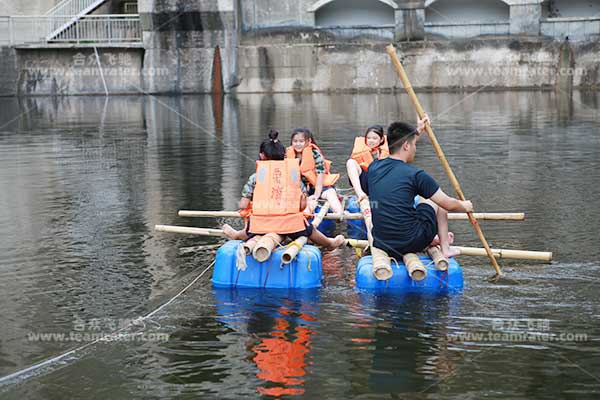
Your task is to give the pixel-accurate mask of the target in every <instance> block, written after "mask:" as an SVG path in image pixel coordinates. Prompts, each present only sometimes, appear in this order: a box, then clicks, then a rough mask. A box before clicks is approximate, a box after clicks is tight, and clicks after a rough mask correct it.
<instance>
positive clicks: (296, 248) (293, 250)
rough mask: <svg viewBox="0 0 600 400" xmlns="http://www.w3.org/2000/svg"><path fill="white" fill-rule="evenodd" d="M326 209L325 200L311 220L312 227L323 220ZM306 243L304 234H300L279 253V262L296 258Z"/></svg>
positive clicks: (287, 261) (285, 262)
mask: <svg viewBox="0 0 600 400" xmlns="http://www.w3.org/2000/svg"><path fill="white" fill-rule="evenodd" d="M328 211H329V202H327V201H326V202H325V204H323V206H322V207H321V209H320V210H319V212H318V213H317V215H315V218H314V219H313V220H312V225H313V227H314V229H317V228H318V227H319V225H320V224H321V222H322V221H323V218H324V217H325V215H327V212H328ZM306 243H308V238H307V237H306V236H301V237H299V238H298V239H296V240H294V241H293V242H292V243H290V245H289V246H288V248H287V249H286V250H285V251H284V252H283V254H282V255H281V262H282V263H284V264H289V263H291V262H292V261H293V260H294V258H296V256H297V255H298V253H299V252H300V250H302V247H304V246H305V245H306Z"/></svg>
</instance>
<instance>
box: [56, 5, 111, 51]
mask: <svg viewBox="0 0 600 400" xmlns="http://www.w3.org/2000/svg"><path fill="white" fill-rule="evenodd" d="M104 2H106V0H63V1H61V2H60V3H58V4H57V5H56V6H54V7H53V8H51V9H50V10H49V11H48V12H47V13H46V17H50V18H48V20H49V21H50V24H49V25H50V26H49V27H48V32H49V33H48V35H47V36H46V41H51V40H52V39H54V38H55V37H56V36H58V35H59V34H60V33H62V32H64V31H65V30H66V29H68V28H70V27H71V26H73V25H74V24H75V23H76V22H77V21H79V20H80V19H81V18H82V17H84V16H85V15H86V14H89V13H90V12H92V11H94V10H95V9H96V8H98V7H99V6H100V5H101V4H102V3H104Z"/></svg>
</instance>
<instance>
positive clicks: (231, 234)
mask: <svg viewBox="0 0 600 400" xmlns="http://www.w3.org/2000/svg"><path fill="white" fill-rule="evenodd" d="M221 229H223V233H224V234H225V236H227V238H228V239H230V240H235V239H237V233H238V232H237V231H236V230H235V229H233V228H232V227H231V226H230V225H229V224H223V226H222V227H221Z"/></svg>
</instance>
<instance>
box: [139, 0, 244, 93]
mask: <svg viewBox="0 0 600 400" xmlns="http://www.w3.org/2000/svg"><path fill="white" fill-rule="evenodd" d="M234 5H235V4H234V0H219V1H213V0H198V1H194V2H190V1H188V2H186V3H185V4H182V2H181V1H179V0H140V1H139V2H138V10H139V13H140V18H141V24H142V31H143V42H144V47H145V50H146V51H145V55H144V63H143V65H144V69H161V70H162V69H166V70H168V71H169V73H168V74H167V75H162V74H161V75H156V74H150V75H149V76H148V79H147V80H146V81H145V82H146V89H147V90H148V91H149V92H151V93H204V92H210V91H211V87H212V82H213V74H214V71H213V64H214V60H215V56H216V51H215V49H216V47H219V49H220V57H221V62H222V69H221V71H222V75H223V86H224V88H225V90H229V89H230V88H232V87H234V86H235V85H236V84H237V78H236V57H237V53H236V49H237V46H236V44H237V29H236V22H235V19H236V15H235V13H234Z"/></svg>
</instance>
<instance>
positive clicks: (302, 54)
mask: <svg viewBox="0 0 600 400" xmlns="http://www.w3.org/2000/svg"><path fill="white" fill-rule="evenodd" d="M559 46H560V43H558V42H553V41H546V42H542V41H539V40H535V41H524V40H520V41H516V40H509V39H503V40H485V41H477V40H473V41H470V42H461V43H452V42H450V43H444V44H442V43H401V44H398V47H399V51H400V52H401V53H402V55H403V57H404V61H403V62H404V66H405V68H406V71H407V73H408V75H409V76H410V77H411V80H412V84H413V86H414V87H415V88H417V89H422V90H434V89H436V90H444V89H460V90H464V89H466V90H473V89H480V88H486V89H509V88H519V89H525V88H553V87H554V86H555V85H556V82H557V74H558V72H559ZM384 47H385V45H384V44H371V45H367V44H358V43H357V44H330V45H314V44H309V43H306V44H296V45H273V46H267V45H265V46H260V45H259V46H242V47H240V58H239V62H240V65H239V71H240V79H241V84H240V86H239V87H238V88H237V92H238V93H245V92H249V93H251V92H294V91H307V92H310V91H327V92H336V91H380V90H384V91H385V90H401V89H402V85H401V83H400V82H399V81H398V78H397V77H396V74H395V72H394V69H393V68H392V67H391V65H390V61H389V57H388V56H387V54H386V52H385V50H384ZM599 49H600V44H599V43H594V44H587V45H584V44H580V45H573V53H574V62H573V67H574V68H573V71H565V72H566V73H569V74H572V75H573V84H574V86H575V87H577V86H584V87H600V74H599V73H598V71H599V68H598V67H599V66H600V63H598V61H597V52H598V50H599Z"/></svg>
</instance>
